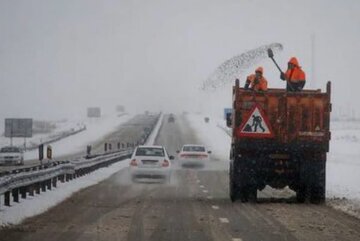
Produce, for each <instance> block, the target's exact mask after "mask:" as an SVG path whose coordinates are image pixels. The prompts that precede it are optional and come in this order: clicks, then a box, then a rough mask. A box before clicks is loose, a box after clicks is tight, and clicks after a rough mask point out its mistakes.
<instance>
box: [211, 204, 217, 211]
mask: <svg viewBox="0 0 360 241" xmlns="http://www.w3.org/2000/svg"><path fill="white" fill-rule="evenodd" d="M211 207H212V208H213V209H215V210H218V209H219V206H216V205H212V206H211Z"/></svg>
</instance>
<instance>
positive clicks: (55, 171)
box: [0, 114, 161, 206]
mask: <svg viewBox="0 0 360 241" xmlns="http://www.w3.org/2000/svg"><path fill="white" fill-rule="evenodd" d="M160 117H161V114H160V115H159V116H158V117H157V118H155V121H154V123H152V124H151V127H150V128H151V131H150V132H149V133H147V134H146V137H145V140H143V142H146V140H147V139H148V138H149V136H150V134H151V132H153V130H154V128H155V126H156V124H157V122H158V121H159V118H160ZM141 144H143V143H141ZM132 151H133V149H132V148H131V149H127V150H122V151H117V152H106V153H101V154H95V155H92V156H85V157H81V158H78V159H75V160H72V161H55V162H51V163H47V164H43V165H37V166H32V167H26V168H19V169H15V170H13V171H9V172H4V173H0V196H1V195H3V196H4V205H5V206H10V197H11V195H12V196H13V201H14V202H19V196H21V198H26V196H27V194H28V195H30V196H34V192H36V193H37V194H39V193H40V191H42V192H45V191H46V190H47V189H51V188H52V187H56V186H57V182H58V181H60V182H67V181H70V180H73V179H74V178H77V177H80V176H83V175H86V174H88V173H90V172H93V171H95V170H97V169H99V168H101V167H106V166H109V165H111V164H113V163H115V162H117V161H120V160H123V159H126V158H130V156H131V154H132Z"/></svg>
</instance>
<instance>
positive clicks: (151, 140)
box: [145, 113, 164, 146]
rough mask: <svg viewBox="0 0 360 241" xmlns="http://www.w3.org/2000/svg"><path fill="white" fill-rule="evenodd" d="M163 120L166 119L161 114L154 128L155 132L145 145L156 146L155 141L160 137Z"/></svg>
mask: <svg viewBox="0 0 360 241" xmlns="http://www.w3.org/2000/svg"><path fill="white" fill-rule="evenodd" d="M163 119H164V114H162V113H161V114H160V117H159V119H158V121H157V123H156V125H155V127H154V130H153V131H152V132H151V134H150V135H149V138H148V139H147V140H146V143H145V145H150V146H151V145H154V143H155V140H156V137H157V136H158V134H159V131H160V128H161V125H162V122H163Z"/></svg>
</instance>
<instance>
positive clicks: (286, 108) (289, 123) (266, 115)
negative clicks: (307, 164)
mask: <svg viewBox="0 0 360 241" xmlns="http://www.w3.org/2000/svg"><path fill="white" fill-rule="evenodd" d="M330 95H331V84H330V82H329V83H328V84H327V88H326V92H321V90H303V91H301V92H287V91H286V90H284V89H269V90H268V91H265V92H256V91H252V90H245V89H244V88H240V87H239V82H237V83H236V84H235V86H234V88H233V109H234V113H233V120H232V123H233V125H234V126H233V143H234V142H236V143H237V144H238V145H239V147H240V148H244V149H249V148H250V149H252V148H251V147H252V146H257V148H259V145H262V148H269V149H272V148H274V149H275V148H276V149H278V147H279V146H282V147H284V148H297V149H299V148H300V149H302V148H304V149H305V148H306V149H307V150H309V148H310V149H315V150H317V151H318V150H321V151H325V152H327V151H328V149H329V140H330V138H331V133H330V112H331V103H330ZM256 107H257V108H258V109H259V111H260V112H261V113H262V114H261V117H262V118H263V125H264V126H266V125H268V127H269V128H268V129H269V131H268V132H271V135H270V134H269V135H265V134H264V135H261V133H251V132H248V133H247V132H245V131H244V130H245V127H244V125H245V124H246V123H249V119H251V115H252V114H253V113H254V112H253V110H254V108H256ZM265 129H266V127H265ZM266 130H267V129H266Z"/></svg>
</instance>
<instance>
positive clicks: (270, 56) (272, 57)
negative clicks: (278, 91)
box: [267, 49, 294, 91]
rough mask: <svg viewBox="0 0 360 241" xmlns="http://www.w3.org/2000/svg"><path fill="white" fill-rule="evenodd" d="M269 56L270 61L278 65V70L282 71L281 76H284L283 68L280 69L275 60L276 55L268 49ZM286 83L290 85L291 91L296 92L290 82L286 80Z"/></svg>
mask: <svg viewBox="0 0 360 241" xmlns="http://www.w3.org/2000/svg"><path fill="white" fill-rule="evenodd" d="M267 53H268V56H269V58H270V59H272V61H273V62H274V64H275V65H276V67H277V68H278V70H279V71H280V73H281V74H284V72H283V71H282V70H281V68H280V67H279V65H278V64H277V63H276V61H275V59H274V53H273V51H272V49H268V50H267ZM286 82H287V83H288V85H289V86H290V89H291V90H293V91H294V88H293V86H292V85H291V83H290V81H288V80H286Z"/></svg>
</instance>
